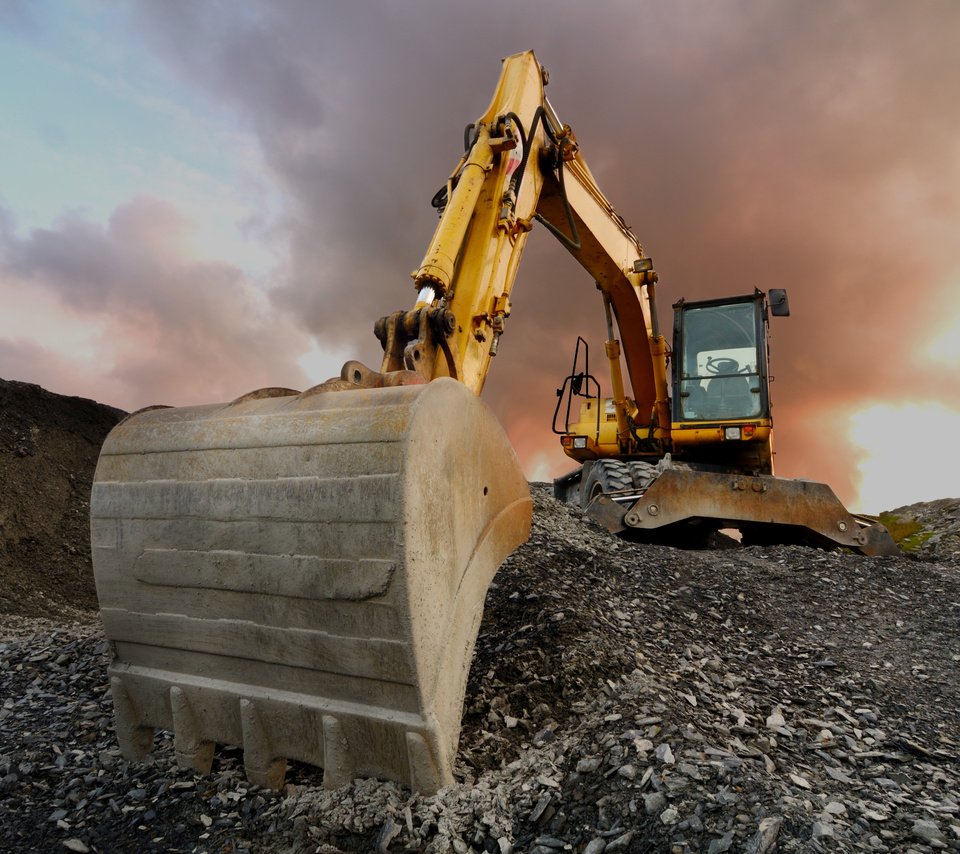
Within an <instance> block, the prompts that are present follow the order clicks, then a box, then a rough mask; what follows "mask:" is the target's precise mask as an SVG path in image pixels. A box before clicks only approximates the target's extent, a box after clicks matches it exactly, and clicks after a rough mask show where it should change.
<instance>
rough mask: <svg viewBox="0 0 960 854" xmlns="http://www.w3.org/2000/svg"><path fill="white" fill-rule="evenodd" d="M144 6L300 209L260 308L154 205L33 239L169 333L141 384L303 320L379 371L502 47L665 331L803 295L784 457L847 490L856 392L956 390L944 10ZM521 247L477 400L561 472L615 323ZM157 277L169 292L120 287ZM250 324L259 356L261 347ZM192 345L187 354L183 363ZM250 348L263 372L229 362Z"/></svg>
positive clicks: (148, 23) (272, 356) (559, 261)
mask: <svg viewBox="0 0 960 854" xmlns="http://www.w3.org/2000/svg"><path fill="white" fill-rule="evenodd" d="M138 10H139V11H138V16H139V18H138V19H139V22H140V35H141V37H142V38H143V39H144V40H145V42H146V43H147V44H148V45H149V46H150V48H151V49H152V50H153V51H154V52H155V54H156V55H157V56H158V57H161V58H162V59H163V60H164V61H165V62H166V63H167V64H168V66H169V67H170V68H171V69H173V70H174V71H175V72H176V73H177V74H179V75H180V76H181V79H182V81H183V83H184V85H185V86H189V87H190V89H191V92H193V93H198V92H199V93H206V95H207V97H208V98H209V99H210V101H211V103H216V104H218V105H220V104H229V105H231V106H232V108H233V109H234V110H236V112H237V114H238V115H239V116H241V117H242V118H243V120H244V121H246V123H247V124H248V126H249V128H250V129H251V131H252V132H253V133H254V134H255V135H256V137H257V140H258V142H259V146H260V150H261V152H262V156H263V158H264V167H265V170H266V172H267V175H268V177H269V178H270V179H271V180H272V181H274V182H275V183H276V186H277V187H279V188H280V190H281V191H282V192H283V193H284V194H285V195H286V197H287V199H288V204H287V205H286V206H285V210H284V215H283V217H282V218H281V219H280V220H278V221H274V222H272V223H270V224H269V233H270V234H272V235H274V236H275V238H276V239H277V240H281V241H283V242H284V243H285V246H286V248H287V249H288V251H289V257H288V260H287V262H286V263H285V264H284V266H283V268H282V270H280V271H278V276H277V278H276V282H275V287H273V288H272V289H271V290H270V292H269V297H268V302H269V304H263V305H261V304H259V303H258V301H257V299H256V298H255V297H256V293H255V292H254V291H250V290H249V289H247V287H246V286H245V283H244V282H243V277H242V275H241V274H240V273H239V271H238V270H237V269H235V268H232V267H230V265H228V264H212V265H211V264H209V263H208V264H207V265H204V264H201V263H199V262H194V261H189V260H187V259H185V258H184V257H183V255H182V250H181V249H180V248H178V244H177V242H176V241H177V233H178V226H177V223H176V221H175V218H174V220H170V219H167V220H164V219H163V218H164V217H165V216H167V214H164V213H163V212H161V211H159V210H153V209H151V208H150V206H149V205H147V204H145V203H141V204H140V206H139V207H138V209H137V210H124V211H122V216H121V211H118V212H117V215H116V216H115V217H114V220H117V221H116V222H114V221H111V223H110V224H109V226H108V227H107V228H106V229H103V228H101V227H99V226H97V225H96V224H91V223H89V222H85V221H83V220H82V219H81V220H76V219H70V218H68V219H65V220H64V221H62V222H60V223H58V224H57V226H56V227H54V228H52V229H50V232H51V233H50V234H39V233H38V234H35V235H33V236H31V237H30V238H28V239H27V240H25V241H23V242H22V244H23V245H22V246H19V249H18V251H19V253H20V254H16V253H14V255H13V256H12V261H11V264H12V266H13V269H14V270H15V271H16V275H18V276H21V277H27V278H30V279H31V280H32V279H33V278H37V280H39V281H43V282H44V283H45V286H47V287H53V288H56V289H57V292H58V293H59V294H60V295H61V296H62V299H63V300H64V302H65V304H68V305H70V306H72V307H74V308H76V309H77V310H84V311H97V310H103V311H109V312H110V313H111V314H115V315H116V316H117V317H118V318H121V321H119V322H122V323H123V324H124V329H125V330H128V331H130V332H133V331H134V330H135V331H136V333H137V334H136V335H133V334H131V335H130V336H129V340H130V341H131V342H132V341H133V340H135V339H139V340H140V341H141V342H142V341H149V342H150V343H149V347H148V348H147V349H143V345H142V344H141V345H140V347H139V348H138V347H130V348H128V349H127V350H125V351H124V355H125V357H126V358H127V359H128V360H129V361H127V362H126V363H125V364H123V365H121V364H119V363H118V364H117V365H115V366H114V368H113V370H115V371H118V372H120V374H122V373H123V372H124V371H125V370H126V371H129V372H130V376H129V377H128V378H127V379H126V380H125V381H126V382H130V383H132V382H134V381H135V380H134V377H137V378H143V377H145V376H149V377H150V381H151V382H156V383H158V384H159V385H160V387H161V388H169V389H170V391H171V392H173V391H175V390H176V389H178V388H180V389H183V388H184V387H185V386H183V385H182V384H180V383H182V382H189V381H190V380H191V379H192V380H193V381H195V382H198V380H197V379H196V374H195V373H194V374H193V375H190V371H189V370H181V369H180V368H178V367H176V366H177V365H183V364H193V365H202V366H203V367H204V372H205V373H207V374H211V375H227V374H230V375H231V376H236V375H238V374H242V373H244V371H253V370H255V369H258V370H259V374H258V375H264V374H266V373H267V371H268V369H269V370H275V371H276V374H274V376H273V377H272V378H271V379H270V380H269V382H271V383H276V382H289V381H288V380H285V379H284V376H285V375H286V372H287V371H288V369H289V357H288V356H280V355H278V354H280V353H289V349H284V347H283V346H282V345H283V344H284V343H287V342H289V341H291V340H294V339H295V336H296V335H307V334H311V335H315V336H316V337H317V339H318V340H319V341H320V342H321V344H322V345H323V346H324V347H325V348H328V349H344V350H348V351H353V353H354V355H355V356H356V357H358V358H361V359H363V360H364V361H367V362H369V363H371V364H376V363H377V362H378V361H379V347H378V345H377V344H376V342H375V340H374V338H373V335H372V333H371V326H372V323H373V321H374V320H376V318H377V317H379V316H381V315H383V314H387V313H389V312H392V311H394V310H396V309H397V308H403V307H407V306H409V305H410V304H411V303H412V300H413V292H412V289H411V285H410V281H409V279H408V277H407V273H408V271H409V270H411V269H413V268H414V267H415V266H416V265H417V264H418V263H419V261H420V257H421V255H422V252H423V250H424V249H425V247H426V244H427V242H428V240H429V237H430V234H431V232H432V229H433V225H434V222H435V220H434V216H433V212H432V211H431V210H430V208H429V207H428V204H427V202H428V200H429V198H430V196H431V195H432V194H433V192H434V190H435V189H436V188H437V187H438V186H439V185H440V184H441V183H442V182H443V180H444V179H445V178H446V175H447V174H448V173H449V171H450V169H451V168H452V167H453V165H454V163H455V162H456V159H457V157H458V156H459V152H460V139H461V132H462V128H463V125H464V124H465V123H467V122H468V121H472V120H474V119H475V118H476V117H477V116H478V115H479V114H480V113H481V112H482V111H483V109H484V108H485V106H486V104H487V101H488V99H489V95H490V93H491V91H492V89H493V86H494V83H495V81H496V77H497V73H498V62H497V61H498V60H499V58H500V57H502V56H504V55H506V54H509V53H512V52H515V51H518V50H523V49H526V48H529V47H533V48H535V49H536V50H537V52H538V56H539V58H540V59H541V61H543V62H544V63H545V64H546V65H547V66H548V67H549V68H550V69H551V72H552V81H553V82H552V83H551V85H550V88H549V90H548V92H549V95H550V97H551V100H552V101H553V103H554V106H555V107H556V108H557V110H558V111H559V113H560V116H561V117H562V118H563V119H564V120H566V121H569V122H570V123H571V124H572V125H573V127H574V129H575V130H576V132H577V134H578V138H579V140H580V142H581V144H582V148H583V151H584V154H585V156H586V158H587V160H588V162H589V163H590V165H591V168H592V170H593V172H594V174H595V175H596V176H597V178H598V180H599V183H600V185H601V187H602V188H603V190H604V191H605V193H606V194H607V195H608V196H609V198H610V199H611V200H612V201H613V203H614V205H615V206H616V207H617V208H618V210H620V212H621V213H622V214H623V215H624V216H625V217H626V219H627V220H628V222H630V224H631V225H632V226H633V227H634V228H635V230H636V232H637V233H638V235H639V236H640V238H641V240H642V241H643V243H644V245H645V247H646V248H647V249H648V251H649V252H650V253H651V254H652V255H653V257H654V258H655V259H656V260H657V262H658V269H659V271H660V274H661V282H662V286H661V289H660V297H661V303H662V305H661V320H662V323H663V327H664V328H665V329H668V328H669V319H668V317H667V315H668V313H669V309H668V305H669V303H670V302H672V301H673V300H674V299H675V298H677V297H679V296H681V295H683V296H685V297H687V298H688V299H696V298H705V297H715V296H721V295H725V294H736V293H746V292H750V291H752V290H753V288H754V287H760V288H764V289H766V288H769V287H787V288H788V289H789V290H790V294H791V303H792V306H793V310H794V316H793V317H792V318H789V319H787V320H779V319H778V320H775V322H774V326H773V336H774V337H773V342H772V347H773V370H774V373H775V375H776V383H775V385H774V392H775V398H774V399H775V403H776V415H777V429H778V438H777V447H778V451H779V455H778V458H777V459H778V466H779V471H780V472H781V473H782V474H786V475H790V476H799V475H804V476H808V477H813V478H816V479H821V480H827V481H830V482H833V483H834V484H836V485H837V489H838V491H839V492H840V493H841V495H842V497H844V498H845V499H847V500H849V499H850V497H851V496H852V495H853V494H855V491H856V487H855V482H856V461H857V459H858V455H859V454H861V453H862V452H861V451H860V450H858V448H857V445H856V443H855V439H851V438H850V437H848V436H847V434H846V431H845V430H844V429H840V427H838V426H837V424H840V423H845V422H843V419H844V418H846V417H847V416H849V415H850V414H851V413H852V412H854V411H856V410H857V408H858V406H860V405H861V404H863V403H864V401H868V400H869V401H874V402H875V401H877V400H884V399H886V400H894V401H895V400H897V399H901V398H905V397H907V396H909V397H912V398H914V399H921V398H923V397H935V396H937V395H942V394H943V393H944V391H943V390H944V389H945V388H946V389H948V390H949V391H950V393H951V394H953V393H955V392H956V391H957V390H958V389H960V386H958V376H957V371H956V369H951V368H949V367H943V366H941V367H940V368H939V370H938V375H937V376H936V377H933V376H930V375H929V374H928V372H927V371H926V370H925V363H924V362H923V361H922V358H923V357H922V355H921V350H922V346H923V343H922V342H924V341H925V340H926V338H927V337H928V331H929V330H930V329H931V328H932V327H933V326H937V328H940V327H941V326H942V318H941V317H939V315H940V314H942V312H943V310H944V305H945V303H944V301H943V296H944V292H945V289H946V288H947V286H948V283H949V282H950V281H951V279H952V278H953V276H954V275H955V273H956V269H955V268H956V266H957V265H956V256H955V242H956V240H955V235H956V233H957V230H958V225H960V196H958V195H957V194H956V193H954V192H952V190H951V187H953V186H956V184H957V181H958V179H960V156H958V149H957V145H956V140H957V139H958V138H960V102H958V101H957V99H956V97H955V93H956V92H957V91H958V89H960V54H958V53H957V51H956V49H955V33H956V32H957V31H958V28H960V6H958V5H957V4H955V3H953V2H947V1H946V0H928V2H925V3H922V4H919V5H918V4H910V5H906V4H902V3H900V2H893V0H872V2H863V1H862V0H846V1H845V2H838V3H833V4H829V5H821V6H818V8H817V11H816V14H811V13H810V10H809V9H808V8H807V7H806V6H804V5H802V4H770V3H766V2H759V0H740V2H731V3H725V4H722V5H719V4H716V3H712V2H709V0H683V2H677V3H670V4H665V3H655V2H646V3H636V2H626V0H623V2H611V3H606V4H603V5H602V6H599V7H597V6H589V7H588V4H559V5H558V4H556V3H551V4H545V3H537V2H531V3H526V4H516V3H514V2H510V3H507V2H506V0H489V2H487V3H485V4H483V5H482V6H473V7H462V6H457V5H456V4H450V3H446V2H441V0H421V2H417V3H415V4H408V3H402V4H401V3H395V2H388V0H382V2H374V3H363V4H359V3H354V4H346V3H343V4H318V3H312V2H306V0H303V2H289V3H284V4H274V3H268V2H266V0H264V2H259V3H256V2H255V3H250V4H246V5H244V7H243V8H242V10H238V9H237V7H236V6H235V4H227V3H216V2H207V3H193V4H169V3H148V2H142V3H141V4H140V5H139V6H138ZM168 213H169V212H168ZM137 215H139V216H142V217H143V218H144V221H145V223H146V225H143V226H138V224H137V222H138V217H137ZM118 217H119V220H118V219H117V218H118ZM161 220H163V225H162V227H161V225H159V223H160V222H161ZM152 225H156V233H154V232H153V231H152V230H151V227H152ZM122 229H128V230H129V231H128V233H130V234H132V235H133V236H132V237H131V238H129V239H128V240H127V239H124V238H122V237H121V233H122ZM154 239H156V240H158V241H160V243H161V244H163V245H159V244H158V245H153V249H151V248H150V247H151V245H152V244H151V241H152V240H154ZM168 242H169V245H167V244H168ZM128 243H129V246H128V245H127V244H128ZM528 246H529V248H528V250H527V256H526V257H525V259H524V262H523V265H522V266H521V270H520V275H519V278H518V283H517V289H516V291H515V292H514V302H515V311H514V315H513V317H511V319H510V320H509V321H508V326H507V334H506V335H505V337H504V339H503V342H502V346H501V355H500V356H498V358H497V360H496V361H495V363H494V365H493V373H492V375H491V379H490V382H489V383H488V387H487V390H486V391H485V397H486V398H487V400H488V401H489V402H490V403H491V405H492V406H493V407H494V409H495V411H496V412H497V413H498V415H499V416H500V418H501V419H502V420H503V422H504V423H505V425H506V426H507V428H508V431H509V432H510V433H511V436H512V438H513V440H514V442H515V444H516V445H517V446H518V447H519V449H520V451H521V455H522V457H523V458H524V459H525V460H527V461H531V465H533V464H534V462H533V461H536V462H535V464H536V465H537V466H538V468H542V463H541V462H540V460H542V454H543V449H544V448H546V447H555V445H554V444H553V443H554V442H555V439H554V437H553V436H552V434H551V433H550V429H549V420H550V416H551V415H552V412H553V405H554V402H555V398H553V389H554V388H555V387H556V386H557V385H559V383H560V381H561V380H562V377H563V375H564V373H565V372H566V370H567V368H568V362H569V360H570V356H571V353H572V347H573V343H574V340H575V337H576V335H577V333H579V332H583V331H584V328H585V327H587V328H588V329H589V331H590V334H591V337H592V340H593V343H594V348H595V350H594V352H595V353H596V354H597V357H598V358H599V354H600V352H602V345H601V341H602V324H601V317H602V315H601V307H600V305H599V303H598V302H597V301H596V297H595V293H594V290H593V287H592V283H591V282H590V281H589V279H588V277H586V276H585V275H584V274H582V273H581V272H580V271H579V269H578V268H576V266H575V265H574V264H572V263H571V262H570V260H569V259H568V258H566V257H565V255H564V253H563V252H562V250H561V249H560V247H558V246H556V245H553V244H552V238H550V237H549V235H547V234H546V233H545V232H544V231H543V229H539V228H538V229H537V230H536V232H535V234H534V235H532V237H531V240H530V242H529V244H528ZM131 247H132V248H134V249H136V251H135V252H133V255H132V256H131ZM14 248H17V247H14ZM88 250H89V251H88ZM166 251H169V253H171V257H172V258H173V259H176V261H175V263H171V262H170V258H168V257H167V256H166V255H165V252H166ZM104 253H105V255H104ZM137 253H139V255H137ZM104 257H106V258H107V259H108V260H107V261H105V260H104ZM41 262H42V263H41ZM68 264H69V266H68ZM105 265H106V269H105ZM145 271H148V272H145ZM138 275H139V276H140V277H141V278H142V277H146V279H147V280H149V282H150V288H149V289H148V288H146V287H143V286H138V287H136V288H134V293H132V294H129V295H126V296H124V292H125V284H124V283H126V282H129V281H131V280H136V281H140V279H139V278H137V277H138ZM201 282H202V283H204V284H203V286H202V287H201V286H200V283H201ZM234 294H240V295H241V296H240V298H239V300H238V301H237V302H235V303H234V302H233V301H231V300H230V299H228V298H227V296H228V295H234ZM221 310H223V311H224V312H225V314H224V315H221ZM231 312H232V314H231ZM240 330H243V331H242V332H240ZM294 330H297V331H294ZM221 337H222V340H221ZM252 338H256V339H257V340H259V341H261V342H263V344H262V346H260V347H259V349H258V350H257V352H256V355H255V356H247V355H244V354H245V353H246V349H245V346H246V345H245V344H244V342H246V341H248V340H251V339H252ZM125 340H126V339H125ZM250 346H254V345H250ZM171 347H172V348H173V349H174V350H176V351H180V350H182V351H184V352H185V353H188V354H189V357H188V358H187V359H179V356H178V359H179V361H178V360H174V361H173V363H170V362H168V361H165V358H169V353H168V350H169V349H170V348H171ZM143 354H152V355H150V356H149V357H146V358H144V357H143ZM235 359H240V360H241V361H242V364H243V366H244V367H243V369H240V368H236V370H233V371H231V366H232V365H234V361H233V360H235ZM168 366H169V367H168ZM168 369H169V370H170V371H172V372H173V373H172V375H171V376H172V379H171V380H170V381H169V382H168V383H167V384H166V385H165V380H164V377H165V376H166V374H165V371H166V370H168ZM207 369H209V370H207ZM184 374H187V375H188V376H185V377H184V378H183V379H182V380H181V379H180V377H182V376H183V375H184ZM254 384H256V383H250V385H254ZM190 387H191V389H192V388H193V387H192V386H190ZM195 391H196V394H197V395H198V396H199V395H201V393H202V391H203V390H202V389H200V388H197V389H195ZM193 393H194V392H193V391H191V394H193ZM554 459H555V460H556V471H562V470H564V469H565V468H566V467H567V464H566V462H565V460H564V458H563V457H562V456H561V455H560V453H559V451H557V452H555V457H554Z"/></svg>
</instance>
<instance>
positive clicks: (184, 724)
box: [170, 685, 215, 774]
mask: <svg viewBox="0 0 960 854" xmlns="http://www.w3.org/2000/svg"><path fill="white" fill-rule="evenodd" d="M170 713H171V715H172V717H173V748H174V750H175V751H176V757H177V764H178V765H179V766H180V767H181V768H187V769H192V770H194V771H196V772H197V773H198V774H209V773H210V767H211V766H212V765H213V749H214V747H215V745H214V743H213V742H212V741H204V740H203V739H202V738H201V737H200V722H199V721H198V720H197V716H196V715H195V714H194V712H193V709H192V708H191V706H190V701H189V700H188V699H187V695H186V693H185V692H184V690H183V689H182V688H180V687H178V686H176V685H174V686H173V687H171V688H170Z"/></svg>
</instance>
